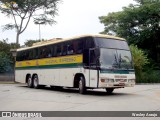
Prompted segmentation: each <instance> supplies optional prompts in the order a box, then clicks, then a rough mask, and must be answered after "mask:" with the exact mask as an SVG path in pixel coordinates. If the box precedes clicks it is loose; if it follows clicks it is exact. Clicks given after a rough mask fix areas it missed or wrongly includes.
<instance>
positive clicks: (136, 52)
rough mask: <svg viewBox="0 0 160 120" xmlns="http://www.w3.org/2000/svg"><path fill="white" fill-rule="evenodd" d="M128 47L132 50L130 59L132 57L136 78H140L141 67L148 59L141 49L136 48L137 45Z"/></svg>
mask: <svg viewBox="0 0 160 120" xmlns="http://www.w3.org/2000/svg"><path fill="white" fill-rule="evenodd" d="M130 49H131V52H132V59H133V64H134V68H135V72H136V77H137V79H138V80H140V78H141V73H142V70H143V67H144V66H145V65H146V64H149V60H148V58H147V55H146V54H145V52H144V51H143V50H141V49H138V47H137V46H135V45H130Z"/></svg>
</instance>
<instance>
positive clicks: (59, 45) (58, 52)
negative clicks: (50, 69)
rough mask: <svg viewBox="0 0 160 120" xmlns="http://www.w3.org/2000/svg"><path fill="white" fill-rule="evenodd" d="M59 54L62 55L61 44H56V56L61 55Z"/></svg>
mask: <svg viewBox="0 0 160 120" xmlns="http://www.w3.org/2000/svg"><path fill="white" fill-rule="evenodd" d="M61 55H62V45H61V44H58V46H57V53H56V56H61Z"/></svg>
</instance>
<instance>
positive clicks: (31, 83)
mask: <svg viewBox="0 0 160 120" xmlns="http://www.w3.org/2000/svg"><path fill="white" fill-rule="evenodd" d="M27 86H28V87H29V88H32V87H33V81H32V78H31V76H29V77H28V78H27Z"/></svg>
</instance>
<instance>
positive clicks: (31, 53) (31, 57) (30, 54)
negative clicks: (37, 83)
mask: <svg viewBox="0 0 160 120" xmlns="http://www.w3.org/2000/svg"><path fill="white" fill-rule="evenodd" d="M32 59H33V49H31V50H30V51H29V60H32Z"/></svg>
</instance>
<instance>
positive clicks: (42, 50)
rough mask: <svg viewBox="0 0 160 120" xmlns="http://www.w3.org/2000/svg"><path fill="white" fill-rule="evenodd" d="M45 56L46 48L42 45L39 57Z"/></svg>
mask: <svg viewBox="0 0 160 120" xmlns="http://www.w3.org/2000/svg"><path fill="white" fill-rule="evenodd" d="M45 57H46V48H45V47H42V48H40V58H45Z"/></svg>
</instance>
